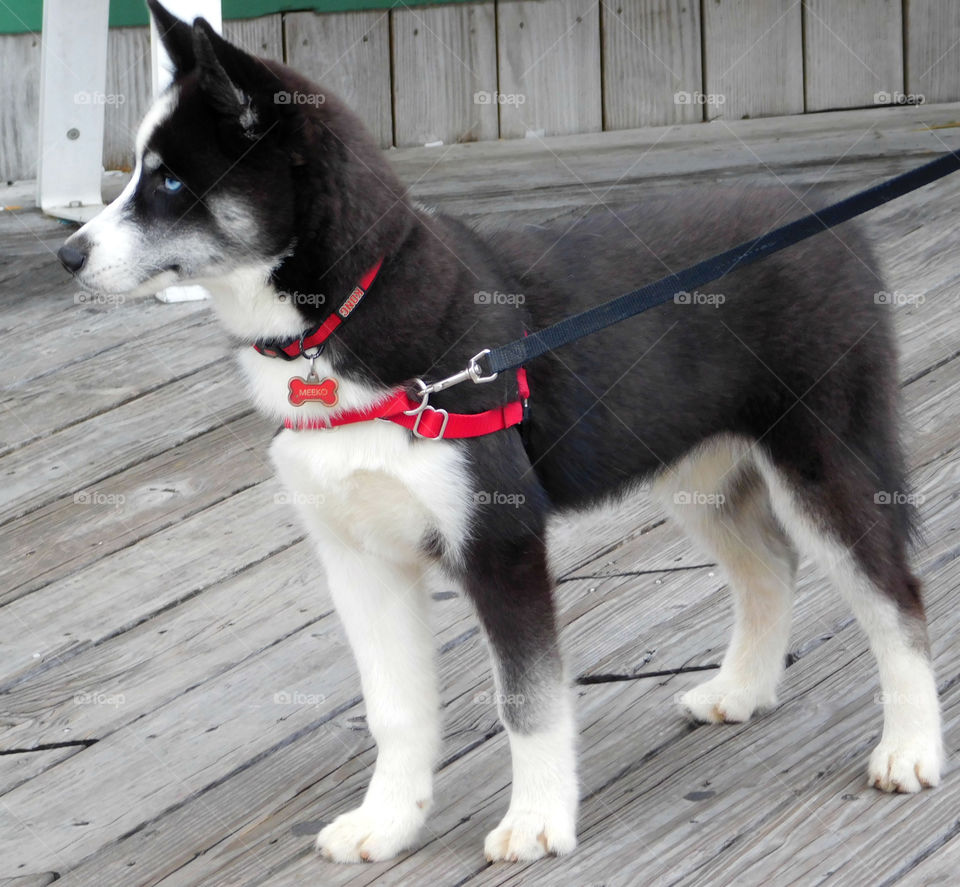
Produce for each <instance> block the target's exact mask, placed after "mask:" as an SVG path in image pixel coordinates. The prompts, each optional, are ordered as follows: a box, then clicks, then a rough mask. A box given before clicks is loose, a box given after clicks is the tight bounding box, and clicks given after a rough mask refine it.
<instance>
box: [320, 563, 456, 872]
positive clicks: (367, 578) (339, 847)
mask: <svg viewBox="0 0 960 887" xmlns="http://www.w3.org/2000/svg"><path fill="white" fill-rule="evenodd" d="M321 554H322V556H323V560H324V564H325V566H326V569H327V576H328V579H329V581H330V590H331V594H332V596H333V601H334V605H335V606H336V608H337V614H338V615H339V617H340V619H341V620H342V622H343V625H344V628H345V629H346V632H347V637H348V638H349V640H350V645H351V647H352V648H353V652H354V656H355V657H356V660H357V665H358V667H359V670H360V680H361V684H362V687H363V697H364V700H365V702H366V709H367V724H368V725H369V727H370V732H371V733H372V734H373V738H374V739H375V740H376V743H377V763H376V767H375V769H374V773H373V778H372V779H371V780H370V785H369V787H368V788H367V793H366V795H365V796H364V799H363V803H362V804H361V805H360V806H359V807H357V808H356V809H354V810H351V811H349V812H348V813H344V814H342V815H340V816H338V817H337V818H336V819H335V820H334V821H333V822H332V823H331V824H330V825H328V826H326V827H325V828H324V829H323V830H322V831H321V832H320V834H319V835H318V836H317V849H318V850H319V851H320V852H321V853H322V854H323V855H324V856H325V857H327V858H328V859H332V860H334V861H336V862H359V861H361V860H382V859H390V858H391V857H393V856H395V855H396V854H397V853H399V852H400V851H401V850H404V849H406V848H408V847H410V846H411V845H412V844H413V843H414V842H415V841H416V838H417V835H418V834H419V832H420V829H421V828H422V826H423V823H424V820H425V819H426V816H427V811H428V810H429V808H430V804H431V802H432V799H433V767H434V764H435V761H436V758H437V755H438V754H439V747H440V716H439V694H438V691H437V683H436V667H435V661H434V643H433V636H432V634H431V631H430V628H429V625H428V613H427V605H428V594H427V591H426V588H425V585H424V582H423V574H422V570H421V568H419V567H418V566H416V565H409V566H404V565H399V564H396V563H393V562H389V561H386V560H384V559H382V558H379V557H377V556H376V555H373V554H370V553H367V552H364V551H359V550H357V549H355V548H351V547H347V546H342V545H341V546H336V547H333V546H326V547H324V546H321Z"/></svg>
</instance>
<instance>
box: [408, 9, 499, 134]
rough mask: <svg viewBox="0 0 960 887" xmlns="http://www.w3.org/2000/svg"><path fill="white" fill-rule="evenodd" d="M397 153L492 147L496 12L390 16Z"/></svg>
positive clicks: (417, 12) (427, 12) (424, 11)
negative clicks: (441, 146) (488, 143)
mask: <svg viewBox="0 0 960 887" xmlns="http://www.w3.org/2000/svg"><path fill="white" fill-rule="evenodd" d="M391 17H392V27H393V105H394V115H395V130H396V142H397V144H398V145H424V144H426V143H429V142H436V141H442V142H444V143H445V144H450V143H452V142H472V141H476V140H478V139H496V138H497V135H498V133H499V121H498V114H497V105H496V104H495V103H493V102H487V103H483V102H482V101H478V99H480V98H481V94H482V93H486V94H493V93H495V92H496V91H497V35H496V23H495V22H496V15H495V11H494V4H493V3H492V2H488V3H469V4H460V3H458V4H454V5H450V6H427V7H419V6H418V7H410V6H408V7H404V8H399V9H394V10H393V11H392V12H391Z"/></svg>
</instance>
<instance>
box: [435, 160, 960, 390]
mask: <svg viewBox="0 0 960 887" xmlns="http://www.w3.org/2000/svg"><path fill="white" fill-rule="evenodd" d="M957 169H960V149H958V150H957V151H953V152H952V153H950V154H945V155H944V156H943V157H938V158H937V159H936V160H932V161H931V162H930V163H925V164H924V165H923V166H921V167H918V168H917V169H913V170H910V172H905V173H902V174H901V175H899V176H895V177H894V178H892V179H888V180H887V181H886V182H882V183H881V184H879V185H874V186H873V187H872V188H867V189H866V190H864V191H860V192H858V193H856V194H854V195H853V196H852V197H847V198H846V199H845V200H841V201H839V202H838V203H834V204H832V205H831V206H828V207H827V208H826V209H822V210H820V212H815V213H811V214H810V215H808V216H804V217H803V218H802V219H798V220H797V221H795V222H790V223H789V224H787V225H783V226H782V227H780V228H777V229H776V230H774V231H771V232H770V233H768V234H764V235H763V236H761V237H758V238H757V239H756V240H752V241H749V242H744V243H741V244H739V245H738V246H735V247H733V249H728V250H727V251H726V252H722V253H720V254H719V255H716V256H713V257H712V258H709V259H705V260H704V261H702V262H698V263H697V264H696V265H693V266H692V267H690V268H687V269H685V270H684V271H680V272H679V273H677V274H670V275H668V276H667V277H662V278H661V279H660V280H657V281H654V282H653V283H648V284H647V285H646V286H642V287H640V289H635V290H633V291H632V292H629V293H625V294H624V295H622V296H618V297H617V298H616V299H612V300H611V301H609V302H604V303H603V304H602V305H597V306H596V307H595V308H588V309H587V310H586V311H581V312H580V313H579V314H574V315H573V316H572V317H567V318H565V319H564V320H561V321H559V322H557V323H555V324H553V326H548V327H546V328H545V329H542V330H540V331H538V332H536V333H531V334H530V335H529V336H525V337H524V338H522V339H516V340H515V341H513V342H508V343H507V344H506V345H501V346H500V347H499V348H493V349H491V350H490V351H489V352H481V353H480V354H478V355H477V356H476V357H475V358H474V359H473V360H472V361H471V369H468V370H465V371H464V372H463V373H461V374H458V377H459V378H458V377H453V378H457V381H461V379H462V380H464V381H465V380H466V378H471V379H472V380H473V381H474V382H481V381H488V380H489V379H490V378H492V377H493V376H494V375H495V374H497V373H502V372H504V371H505V370H510V369H517V368H519V367H521V366H523V365H524V364H526V363H528V362H529V361H531V360H532V359H533V358H535V357H541V356H542V355H544V354H546V353H547V352H548V351H553V349H554V348H560V347H561V346H563V345H568V344H570V343H571V342H575V341H576V340H577V339H581V338H583V337H584V336H589V335H590V334H591V333H595V332H598V331H599V330H602V329H604V328H606V327H608V326H612V325H613V324H615V323H619V322H620V321H621V320H626V319H627V318H628V317H633V316H634V315H635V314H640V313H641V312H642V311H646V310H648V309H649V308H654V307H656V306H657V305H662V304H663V303H664V302H669V301H670V300H671V299H673V297H674V296H675V295H676V294H677V293H679V292H682V291H689V290H693V289H695V288H696V287H698V286H703V284H705V283H710V282H711V281H713V280H718V279H720V278H721V277H724V276H725V275H727V274H729V273H730V272H731V271H733V270H734V269H736V268H742V267H743V266H744V265H750V264H753V263H754V262H757V261H759V260H760V259H763V258H765V257H766V256H769V255H771V254H772V253H775V252H779V251H780V250H782V249H786V248H787V247H788V246H793V244H795V243H799V242H800V241H801V240H806V239H807V238H808V237H812V236H813V235H814V234H819V233H820V232H821V231H826V230H827V229H829V228H833V227H834V226H835V225H839V224H841V223H842V222H846V221H849V220H850V219H852V218H855V217H856V216H859V215H862V214H863V213H865V212H868V211H869V210H871V209H875V208H876V207H878V206H882V205H883V204H884V203H889V202H890V201H891V200H895V199H896V198H898V197H902V196H903V195H904V194H909V193H910V192H911V191H916V190H917V188H922V187H923V186H924V185H928V184H930V182H935V181H936V180H937V179H941V178H943V177H944V176H947V175H949V174H950V173H952V172H955V171H956V170H957ZM444 381H447V380H444ZM421 384H422V383H421ZM438 384H439V385H442V387H448V386H447V385H444V384H443V383H438ZM431 387H433V388H434V390H441V388H439V387H435V386H431Z"/></svg>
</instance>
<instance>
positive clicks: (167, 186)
mask: <svg viewBox="0 0 960 887" xmlns="http://www.w3.org/2000/svg"><path fill="white" fill-rule="evenodd" d="M182 187H183V182H181V181H180V179H175V178H174V177H173V176H166V177H165V178H164V180H163V189H164V190H165V191H169V192H170V193H171V194H176V193H177V191H179V190H180V189H181V188H182Z"/></svg>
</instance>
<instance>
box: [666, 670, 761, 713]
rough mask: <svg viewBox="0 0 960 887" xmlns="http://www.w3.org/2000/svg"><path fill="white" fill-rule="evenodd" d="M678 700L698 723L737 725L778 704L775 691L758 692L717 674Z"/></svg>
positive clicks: (682, 694) (681, 695)
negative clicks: (754, 714) (758, 710)
mask: <svg viewBox="0 0 960 887" xmlns="http://www.w3.org/2000/svg"><path fill="white" fill-rule="evenodd" d="M677 701H678V702H679V703H680V704H681V705H682V706H684V708H686V709H687V711H689V712H690V714H691V715H692V716H693V718H694V719H695V720H697V721H702V722H704V723H713V724H723V723H728V724H738V723H741V722H742V721H748V720H750V716H751V715H752V714H753V713H754V712H755V711H756V710H757V709H760V708H770V707H772V706H774V705H776V703H777V697H776V694H775V693H773V692H770V691H768V692H764V691H759V690H757V688H755V687H751V686H749V685H744V684H742V683H738V682H735V681H733V680H731V679H730V678H728V677H726V676H724V675H720V674H718V675H717V676H716V677H715V678H712V679H711V680H709V681H706V682H705V683H703V684H699V685H698V686H696V687H694V688H693V689H692V690H687V691H686V692H685V693H681V694H680V695H679V696H678V697H677Z"/></svg>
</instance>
